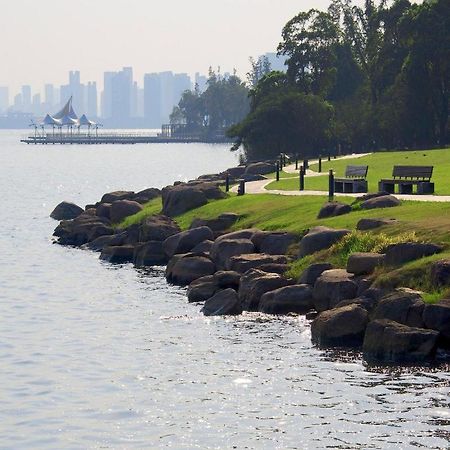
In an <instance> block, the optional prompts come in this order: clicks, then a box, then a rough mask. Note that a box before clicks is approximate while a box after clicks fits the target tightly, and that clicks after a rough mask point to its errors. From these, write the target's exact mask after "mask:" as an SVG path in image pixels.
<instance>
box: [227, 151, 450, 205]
mask: <svg viewBox="0 0 450 450" xmlns="http://www.w3.org/2000/svg"><path fill="white" fill-rule="evenodd" d="M368 155H370V153H358V154H352V155H345V156H341V157H339V158H336V160H338V159H354V158H362V157H363V156H368ZM317 162H318V160H311V161H310V164H316V163H317ZM283 170H284V171H285V172H287V173H298V170H295V164H291V165H289V166H286V167H284V168H283ZM327 175H328V173H326V172H325V173H318V172H314V171H312V170H307V171H306V174H305V176H307V177H317V176H327ZM280 179H283V178H282V177H281V178H280ZM284 179H288V178H284ZM273 181H275V180H274V179H267V180H259V181H249V182H247V183H245V193H246V194H276V195H291V196H292V195H297V196H302V195H303V196H304V195H317V196H327V195H328V192H327V191H282V190H278V189H270V190H268V189H265V187H266V186H267V185H268V184H270V183H272V182H273ZM237 189H238V187H237V186H234V187H232V188H231V192H234V193H237ZM363 195H365V194H342V193H338V194H335V197H362V196H363ZM395 196H396V197H397V198H398V199H400V200H410V201H417V202H450V195H405V194H395Z"/></svg>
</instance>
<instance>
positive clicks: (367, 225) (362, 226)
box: [356, 218, 398, 231]
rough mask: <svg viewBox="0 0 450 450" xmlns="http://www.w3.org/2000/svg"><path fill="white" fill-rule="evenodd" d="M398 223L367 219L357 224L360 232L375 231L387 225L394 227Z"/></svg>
mask: <svg viewBox="0 0 450 450" xmlns="http://www.w3.org/2000/svg"><path fill="white" fill-rule="evenodd" d="M396 223H398V221H397V220H396V219H375V218H366V219H360V220H359V222H358V223H357V224H356V229H357V230H360V231H366V230H374V229H375V228H380V227H382V226H385V225H394V224H396Z"/></svg>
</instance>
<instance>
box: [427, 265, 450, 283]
mask: <svg viewBox="0 0 450 450" xmlns="http://www.w3.org/2000/svg"><path fill="white" fill-rule="evenodd" d="M431 282H432V283H433V286H434V287H442V286H449V285H450V260H449V259H441V260H440V261H435V262H434V263H433V264H432V265H431Z"/></svg>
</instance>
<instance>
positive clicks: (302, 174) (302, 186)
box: [299, 166, 305, 191]
mask: <svg viewBox="0 0 450 450" xmlns="http://www.w3.org/2000/svg"><path fill="white" fill-rule="evenodd" d="M299 176H300V190H301V191H304V190H305V170H304V169H303V166H300V172H299Z"/></svg>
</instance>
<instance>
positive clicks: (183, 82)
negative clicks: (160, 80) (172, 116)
mask: <svg viewBox="0 0 450 450" xmlns="http://www.w3.org/2000/svg"><path fill="white" fill-rule="evenodd" d="M191 89H192V83H191V78H190V77H189V75H188V74H187V73H176V74H175V75H174V77H173V101H174V105H178V103H179V101H180V99H181V96H182V95H183V92H185V91H190V90H191Z"/></svg>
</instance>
